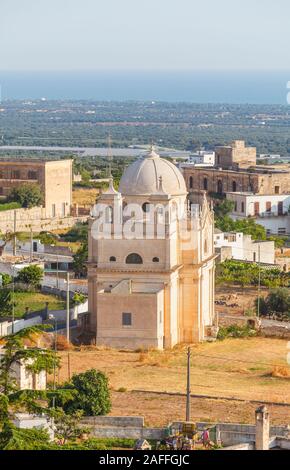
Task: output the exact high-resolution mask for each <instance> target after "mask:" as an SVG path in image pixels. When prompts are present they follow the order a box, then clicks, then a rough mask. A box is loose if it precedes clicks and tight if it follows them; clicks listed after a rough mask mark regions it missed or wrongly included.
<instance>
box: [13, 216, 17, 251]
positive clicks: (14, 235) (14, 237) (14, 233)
mask: <svg viewBox="0 0 290 470" xmlns="http://www.w3.org/2000/svg"><path fill="white" fill-rule="evenodd" d="M13 215H14V219H13V256H16V229H17V220H16V217H17V212H16V210H14V213H13Z"/></svg>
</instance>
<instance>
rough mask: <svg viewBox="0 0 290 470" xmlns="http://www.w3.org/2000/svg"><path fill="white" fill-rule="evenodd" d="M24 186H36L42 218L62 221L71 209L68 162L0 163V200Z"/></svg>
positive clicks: (70, 178) (7, 161) (70, 161)
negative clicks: (39, 193) (14, 189)
mask: <svg viewBox="0 0 290 470" xmlns="http://www.w3.org/2000/svg"><path fill="white" fill-rule="evenodd" d="M25 183H35V184H38V185H39V186H40V189H41V191H42V195H43V207H45V212H46V217H65V216H67V215H70V213H71V205H72V160H51V161H47V160H16V159H12V160H11V159H9V160H8V159H7V160H0V197H2V199H4V198H5V197H7V196H8V195H9V194H10V192H11V191H12V189H13V188H17V187H19V186H21V185H23V184H25Z"/></svg>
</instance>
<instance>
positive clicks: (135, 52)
mask: <svg viewBox="0 0 290 470" xmlns="http://www.w3.org/2000/svg"><path fill="white" fill-rule="evenodd" d="M289 44H290V1H289V0H0V70H2V71H3V70H7V71H13V70H22V71H26V70H39V71H42V70H51V71H52V70H189V69H190V70H211V69H214V70H224V69H231V70H241V69H242V70H254V69H255V70H285V69H289V68H290V61H289V55H290V48H289Z"/></svg>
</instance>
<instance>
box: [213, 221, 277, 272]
mask: <svg viewBox="0 0 290 470" xmlns="http://www.w3.org/2000/svg"><path fill="white" fill-rule="evenodd" d="M214 246H215V250H216V252H217V253H219V254H220V259H221V261H225V260H226V259H235V260H240V261H252V262H254V263H256V262H259V263H265V264H274V263H275V242H273V241H264V240H262V241H257V240H252V237H251V235H244V234H243V233H236V232H221V231H220V230H218V229H215V233H214Z"/></svg>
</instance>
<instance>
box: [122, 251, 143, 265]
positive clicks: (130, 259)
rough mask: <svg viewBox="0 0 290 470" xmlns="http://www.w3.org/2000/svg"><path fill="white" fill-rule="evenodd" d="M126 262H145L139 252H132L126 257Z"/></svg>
mask: <svg viewBox="0 0 290 470" xmlns="http://www.w3.org/2000/svg"><path fill="white" fill-rule="evenodd" d="M126 264H143V260H142V258H141V256H140V255H138V253H130V254H129V255H128V256H127V258H126Z"/></svg>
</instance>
